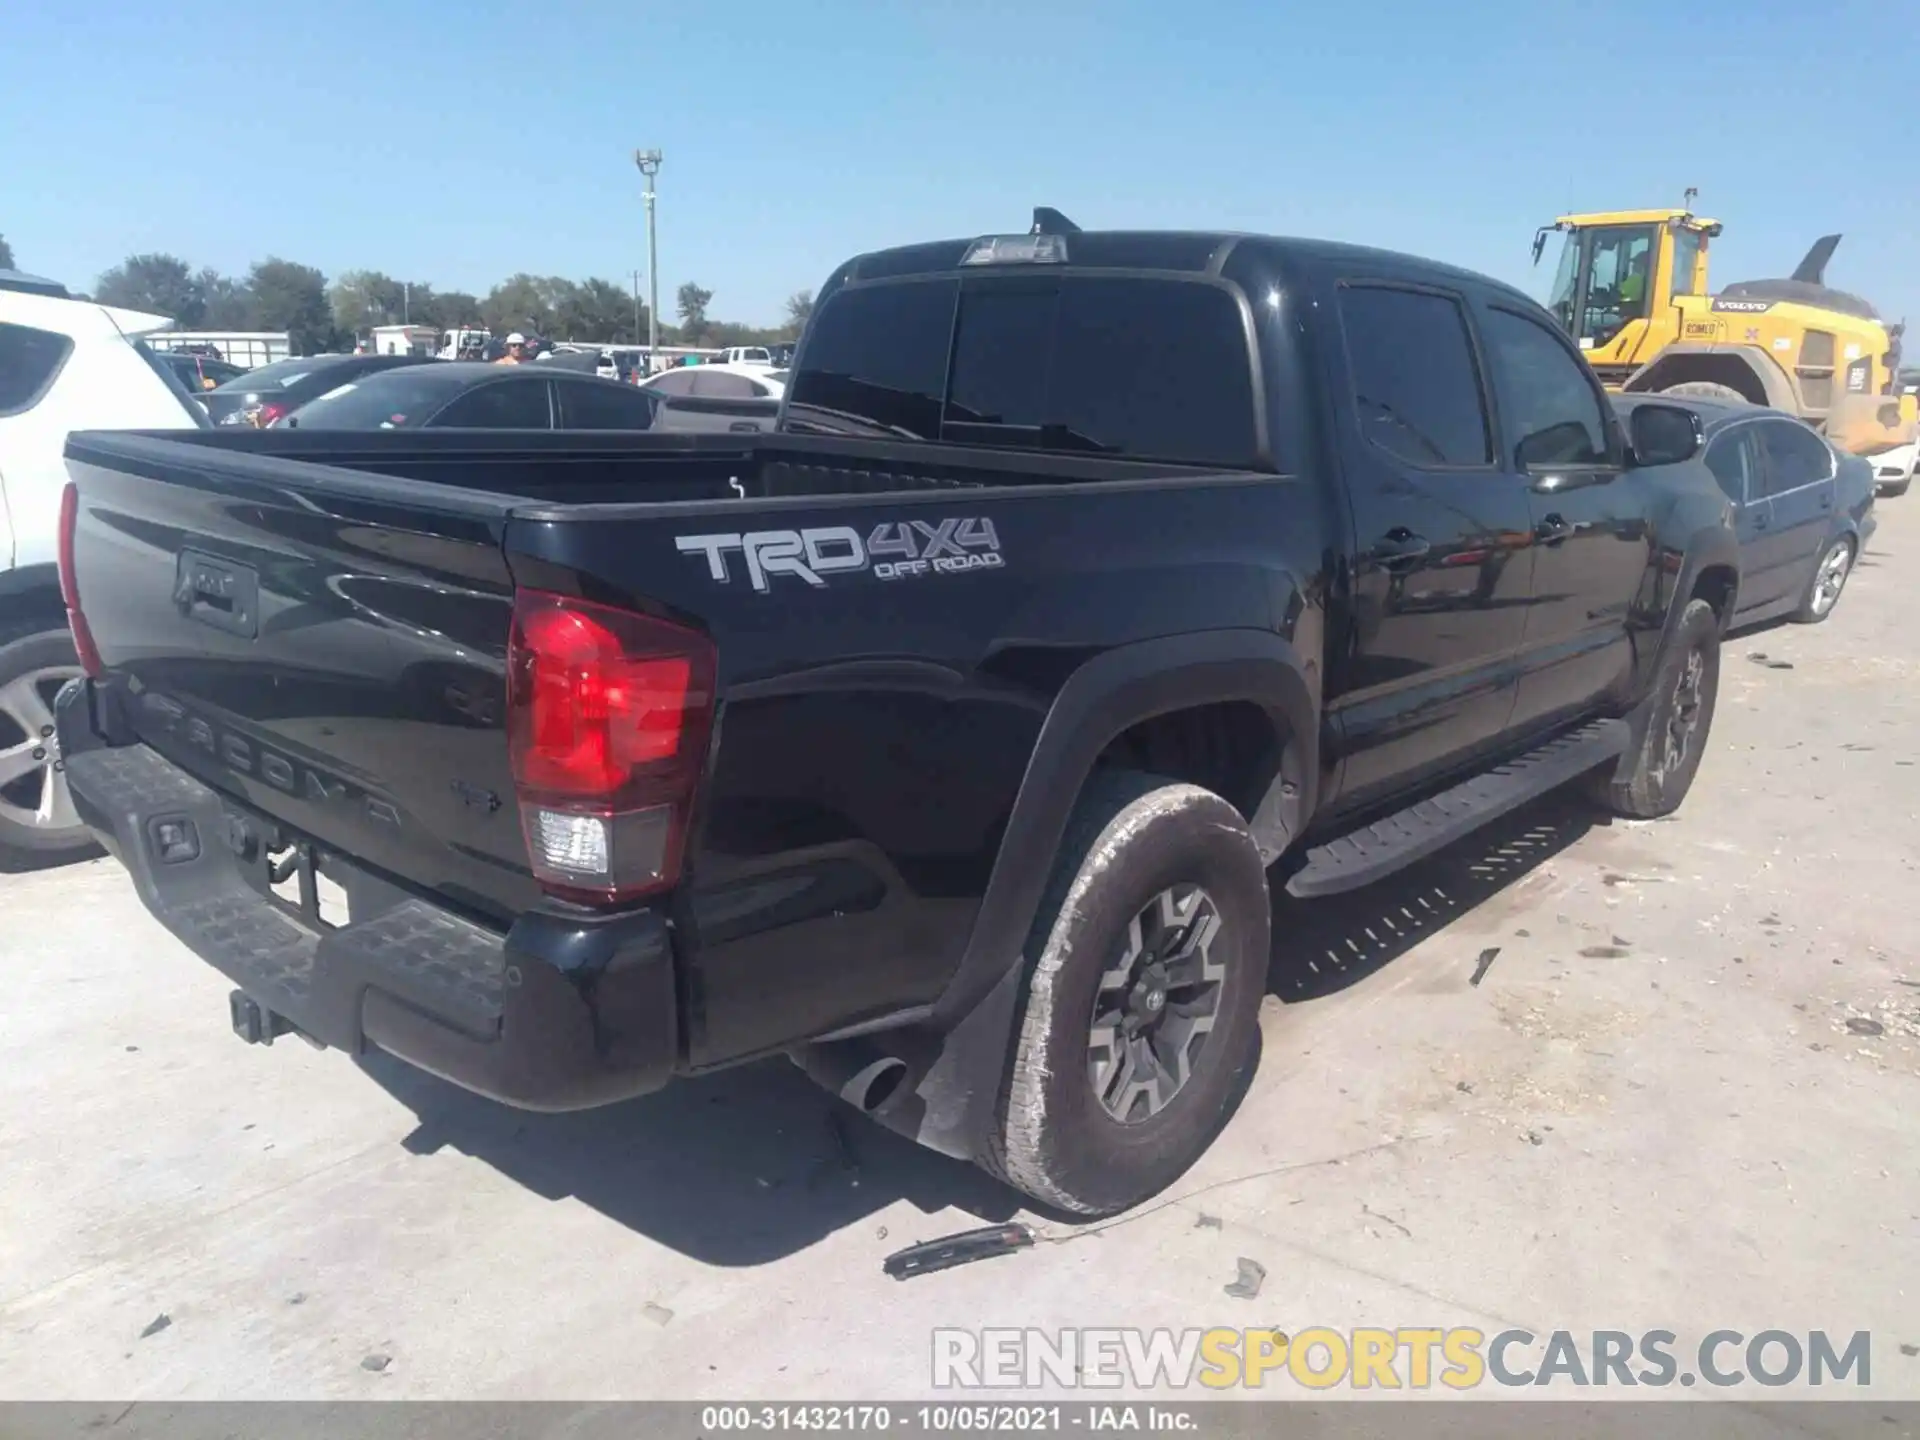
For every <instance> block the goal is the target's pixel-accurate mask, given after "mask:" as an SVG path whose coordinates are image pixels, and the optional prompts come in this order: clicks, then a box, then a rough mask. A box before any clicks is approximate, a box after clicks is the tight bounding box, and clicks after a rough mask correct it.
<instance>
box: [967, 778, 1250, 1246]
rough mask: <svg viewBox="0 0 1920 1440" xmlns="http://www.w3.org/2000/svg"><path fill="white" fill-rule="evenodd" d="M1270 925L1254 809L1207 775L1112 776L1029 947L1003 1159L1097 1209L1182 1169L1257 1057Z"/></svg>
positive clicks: (1122, 1202) (1060, 872)
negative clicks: (1245, 810)
mask: <svg viewBox="0 0 1920 1440" xmlns="http://www.w3.org/2000/svg"><path fill="white" fill-rule="evenodd" d="M1271 929H1272V912H1271V910H1270V908H1269V900H1268V896H1267V876H1266V867H1265V866H1264V865H1263V864H1262V863H1261V859H1260V851H1259V848H1258V847H1257V846H1256V845H1255V844H1254V842H1253V838H1252V836H1251V835H1249V834H1248V833H1247V826H1246V822H1245V821H1244V820H1242V819H1241V817H1240V814H1239V812H1238V811H1236V810H1235V809H1234V808H1233V807H1232V806H1231V805H1229V804H1227V802H1226V801H1225V800H1223V799H1221V798H1220V797H1219V796H1218V795H1215V794H1214V793H1213V792H1212V791H1210V790H1203V789H1201V788H1200V787H1199V786H1197V785H1185V784H1179V783H1176V782H1172V781H1168V780H1165V779H1163V778H1161V777H1158V776H1152V775H1141V774H1137V773H1134V772H1131V771H1125V772H1121V771H1116V772H1109V773H1104V774H1097V775H1096V776H1095V777H1094V779H1093V780H1092V781H1090V782H1089V784H1088V786H1087V791H1086V794H1085V795H1084V796H1083V797H1082V799H1081V802H1080V806H1079V808H1078V809H1077V810H1076V811H1075V814H1074V819H1073V822H1072V824H1071V825H1070V826H1069V829H1068V833H1067V837H1066V840H1065V841H1064V842H1063V844H1062V846H1061V850H1060V858H1059V860H1058V862H1057V864H1056V867H1055V871H1054V876H1053V881H1052V883H1051V884H1050V886H1049V887H1048V891H1047V894H1046V897H1045V899H1044V900H1043V901H1042V903H1041V907H1040V912H1039V914H1038V915H1037V916H1036V918H1035V922H1034V927H1033V930H1032V933H1031V936H1030V938H1029V940H1028V944H1027V963H1028V967H1029V968H1028V974H1027V983H1026V993H1025V995H1024V996H1023V998H1022V1004H1021V1015H1020V1020H1019V1030H1018V1032H1017V1035H1016V1037H1015V1052H1014V1056H1013V1061H1012V1064H1011V1067H1010V1071H1009V1074H1008V1076H1007V1081H1006V1088H1005V1090H1004V1091H1003V1092H1002V1102H1001V1108H1000V1113H999V1117H998V1119H999V1124H998V1125H997V1126H996V1127H995V1134H994V1138H993V1144H992V1146H991V1149H990V1152H989V1153H988V1154H987V1155H986V1156H985V1157H984V1163H985V1164H986V1167H987V1168H988V1169H990V1170H993V1171H996V1172H997V1173H999V1174H1000V1175H1001V1176H1003V1177H1004V1178H1005V1179H1007V1180H1009V1181H1011V1182H1012V1183H1013V1184H1014V1185H1017V1186H1018V1187H1019V1188H1020V1189H1022V1190H1024V1191H1026V1193H1027V1194H1029V1195H1031V1196H1033V1197H1034V1198H1035V1199H1037V1200H1040V1201H1042V1202H1043V1203H1045V1204H1048V1205H1052V1206H1055V1207H1057V1208H1058V1209H1061V1210H1067V1211H1072V1212H1075V1213H1078V1214H1082V1215H1106V1214H1111V1213H1113V1212H1114V1211H1118V1210H1124V1209H1126V1208H1127V1207H1128V1206H1130V1205H1134V1204H1137V1203H1139V1202H1140V1201H1142V1200H1145V1199H1147V1198H1148V1197H1149V1196H1151V1195H1154V1194H1156V1193H1158V1192H1159V1191H1161V1190H1164V1189H1165V1188H1166V1187H1167V1186H1168V1185H1170V1184H1172V1183H1173V1182H1174V1181H1175V1180H1176V1179H1178V1178H1179V1177H1180V1175H1181V1174H1182V1173H1183V1172H1184V1171H1185V1170H1186V1169H1187V1168H1188V1167H1189V1166H1190V1165H1192V1164H1193V1162H1194V1161H1195V1160H1197V1159H1198V1158H1199V1157H1200V1155H1201V1153H1202V1152H1203V1151H1205V1150H1206V1148H1207V1146H1208V1145H1210V1144H1211V1143H1212V1141H1213V1137H1214V1135H1215V1134H1216V1133H1217V1132H1218V1130H1219V1129H1220V1127H1221V1126H1222V1125H1223V1124H1224V1123H1225V1122H1226V1118H1227V1115H1228V1113H1229V1111H1230V1109H1231V1106H1232V1102H1233V1097H1234V1095H1235V1093H1236V1081H1237V1080H1238V1079H1239V1077H1240V1075H1241V1074H1242V1073H1243V1072H1244V1071H1245V1069H1246V1067H1247V1066H1248V1065H1249V1064H1251V1063H1252V1060H1253V1057H1254V1056H1255V1054H1256V1053H1257V1050H1256V1046H1257V1043H1258V1037H1259V1010H1260V997H1261V995H1262V993H1263V992H1264V991H1265V989H1266V975H1267V956H1268V945H1269V936H1270V933H1271Z"/></svg>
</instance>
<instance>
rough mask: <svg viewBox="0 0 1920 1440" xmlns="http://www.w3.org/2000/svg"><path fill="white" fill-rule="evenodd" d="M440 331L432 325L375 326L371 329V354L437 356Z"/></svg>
mask: <svg viewBox="0 0 1920 1440" xmlns="http://www.w3.org/2000/svg"><path fill="white" fill-rule="evenodd" d="M439 351H440V330H439V328H438V327H437V326H433V325H376V326H374V327H373V353H374V354H376V355H419V356H426V355H437V354H438V353H439Z"/></svg>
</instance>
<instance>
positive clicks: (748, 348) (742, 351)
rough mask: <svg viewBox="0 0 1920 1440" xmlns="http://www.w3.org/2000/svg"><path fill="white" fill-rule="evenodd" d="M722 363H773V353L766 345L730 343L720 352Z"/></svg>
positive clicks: (768, 365)
mask: <svg viewBox="0 0 1920 1440" xmlns="http://www.w3.org/2000/svg"><path fill="white" fill-rule="evenodd" d="M720 363H721V364H722V365H763V366H767V367H769V368H770V367H771V366H772V365H773V353H772V352H771V351H770V350H768V349H767V347H766V346H764V345H730V346H728V347H727V348H726V349H725V350H722V351H721V352H720Z"/></svg>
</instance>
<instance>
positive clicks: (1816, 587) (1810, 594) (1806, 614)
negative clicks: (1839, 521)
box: [1792, 535, 1860, 625]
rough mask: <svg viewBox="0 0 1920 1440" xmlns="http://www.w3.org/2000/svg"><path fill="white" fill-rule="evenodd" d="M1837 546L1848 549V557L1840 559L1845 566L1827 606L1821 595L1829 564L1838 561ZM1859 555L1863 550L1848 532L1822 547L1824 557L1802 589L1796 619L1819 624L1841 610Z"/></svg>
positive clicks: (1815, 566) (1794, 618)
mask: <svg viewBox="0 0 1920 1440" xmlns="http://www.w3.org/2000/svg"><path fill="white" fill-rule="evenodd" d="M1836 550H1844V551H1846V559H1845V560H1844V561H1841V562H1839V563H1840V564H1841V565H1842V566H1843V568H1842V570H1841V572H1840V581H1839V588H1838V589H1836V590H1835V591H1834V594H1833V598H1832V599H1831V600H1828V601H1827V602H1826V604H1825V607H1824V608H1823V607H1822V605H1821V602H1820V598H1819V596H1820V585H1821V577H1822V576H1823V575H1825V574H1826V573H1827V569H1828V567H1829V566H1831V565H1833V564H1834V563H1835V561H1834V551H1836ZM1859 558H1860V557H1859V551H1858V549H1856V547H1855V546H1854V543H1853V540H1852V538H1851V537H1849V536H1846V535H1841V536H1837V537H1836V538H1835V539H1834V540H1833V541H1832V542H1831V543H1830V544H1829V545H1828V546H1827V548H1826V549H1824V550H1822V551H1821V552H1820V559H1819V560H1818V561H1816V562H1815V564H1814V567H1813V573H1812V574H1811V575H1809V576H1808V577H1807V588H1806V589H1805V590H1802V591H1801V592H1800V604H1799V606H1798V608H1797V609H1795V610H1794V612H1793V616H1792V619H1793V623H1794V624H1796V625H1818V624H1819V623H1820V622H1821V621H1823V620H1825V619H1826V618H1827V617H1828V616H1830V615H1831V614H1833V612H1834V611H1835V610H1838V609H1839V608H1840V597H1841V596H1842V595H1844V594H1846V589H1847V581H1848V580H1850V579H1852V578H1853V566H1854V562H1855V561H1856V560H1858V559H1859Z"/></svg>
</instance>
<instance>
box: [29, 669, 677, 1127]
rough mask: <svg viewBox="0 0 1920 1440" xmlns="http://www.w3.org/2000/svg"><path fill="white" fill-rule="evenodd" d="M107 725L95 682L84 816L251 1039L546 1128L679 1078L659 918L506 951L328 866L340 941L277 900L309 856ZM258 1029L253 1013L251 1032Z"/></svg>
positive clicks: (68, 696)
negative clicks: (284, 868)
mask: <svg viewBox="0 0 1920 1440" xmlns="http://www.w3.org/2000/svg"><path fill="white" fill-rule="evenodd" d="M91 708H92V706H91V699H90V691H89V687H88V684H87V682H84V681H81V682H76V683H74V684H72V685H69V686H68V687H67V689H66V690H65V691H64V692H62V694H61V696H60V703H59V705H58V707H57V714H58V721H59V729H60V742H61V748H62V752H63V754H64V756H65V760H66V770H67V778H68V781H69V783H70V787H71V790H72V793H73V801H74V807H75V809H76V810H77V811H78V812H79V814H80V816H81V818H82V819H84V820H85V821H86V823H87V825H88V827H89V828H90V829H92V831H93V832H94V834H95V835H96V836H97V837H98V838H99V840H100V842H101V843H102V844H103V845H105V846H106V847H107V849H108V850H109V851H111V852H112V854H113V855H114V856H115V858H116V859H118V860H119V861H120V863H121V864H122V865H124V866H125V867H126V869H127V872H128V874H130V875H131V876H132V877H133V882H134V885H135V888H136V889H137V890H138V891H139V895H140V899H141V901H142V902H143V903H144V904H145V905H146V907H147V909H148V910H149V911H151V912H152V914H153V916H154V918H155V919H157V920H158V921H159V922H160V923H161V924H162V925H164V926H165V927H166V928H167V929H168V930H169V931H171V932H172V933H173V934H174V935H175V936H176V937H177V938H178V939H179V940H180V941H181V942H182V943H184V944H185V945H186V946H187V947H188V948H189V949H191V950H192V951H193V952H194V953H195V954H196V955H198V956H200V958H201V959H203V960H205V961H206V962H207V963H208V964H210V965H212V966H213V967H214V969H216V970H218V971H219V972H220V973H221V974H223V975H225V976H226V977H227V978H228V979H229V980H231V981H232V982H233V983H234V984H235V985H236V986H238V987H239V989H240V990H241V991H242V992H244V994H245V996H246V997H247V998H249V999H251V1000H252V1001H254V1002H255V1005H256V1006H257V1007H258V1009H259V1010H261V1011H266V1012H270V1016H269V1023H267V1024H266V1025H265V1026H264V1027H260V1026H258V1025H257V1024H256V1025H255V1026H254V1027H253V1028H254V1030H255V1033H253V1034H251V1035H249V1037H248V1038H257V1039H265V1040H269V1041H270V1040H271V1039H272V1037H273V1036H274V1034H275V1033H276V1032H278V1033H286V1029H287V1027H288V1026H291V1027H293V1028H295V1029H297V1030H298V1031H300V1032H301V1033H302V1034H304V1035H306V1036H308V1037H310V1038H312V1039H313V1040H316V1041H318V1042H320V1043H322V1044H324V1045H328V1046H332V1047H335V1048H338V1049H341V1050H345V1051H347V1052H348V1053H349V1054H353V1055H359V1054H362V1053H364V1052H365V1051H367V1050H370V1049H377V1050H381V1051H385V1052H386V1053H388V1054H391V1055H394V1056H397V1057H399V1058H400V1059H402V1060H406V1061H409V1062H410V1063H412V1064H414V1065H418V1066H419V1067H421V1068H422V1069H424V1070H428V1071H431V1072H432V1073H434V1074H436V1075H439V1076H441V1077H443V1078H445V1079H447V1080H450V1081H452V1082H454V1083H455V1084H457V1085H461V1086H464V1087H465V1088H466V1089H469V1090H472V1091H475V1092H477V1093H479V1094H482V1095H487V1096H491V1097H492V1098H494V1099H496V1100H501V1101H504V1102H506V1103H508V1104H511V1105H517V1106H521V1107H524V1108H527V1109H533V1110H574V1109H582V1108H585V1107H587V1106H592V1105H599V1104H605V1103H608V1102H610V1101H614V1100H620V1099H625V1098H627V1097H629V1096H632V1095H637V1094H643V1093H645V1092H647V1091H649V1090H654V1089H658V1088H659V1087H660V1086H661V1085H662V1084H664V1083H665V1082H666V1081H667V1080H668V1079H669V1078H671V1076H672V1075H673V1073H674V1071H675V1069H676V1068H677V1060H678V1054H679V1036H678V1029H677V1025H676V1019H675V1017H676V1008H675V989H674V978H673V960H672V951H671V947H670V942H669V937H668V933H667V928H666V925H665V924H664V922H663V921H662V920H661V918H660V917H659V916H657V915H655V914H652V913H651V912H641V913H638V914H630V915H623V916H616V917H611V918H603V917H594V916H578V915H562V914H546V913H539V912H536V913H531V914H527V915H523V916H521V917H520V919H519V920H517V921H516V922H515V923H514V925H513V927H512V928H511V929H510V930H509V931H507V933H506V934H504V935H502V934H500V933H499V932H497V931H494V930H490V929H488V928H486V927H484V926H482V925H478V924H475V923H474V922H472V921H471V920H468V919H467V918H465V917H464V916H462V915H458V914H455V913H453V912H451V911H449V910H447V909H445V908H443V907H441V906H439V905H436V904H433V903H431V902H429V901H427V900H423V899H421V898H420V897H418V896H417V895H414V894H411V893H410V892H407V891H404V890H401V889H399V888H397V887H395V886H393V885H392V884H390V883H388V882H386V881H385V880H383V879H381V878H379V877H377V876H373V875H370V874H367V873H366V872H364V871H361V870H359V869H357V868H356V867H354V866H353V865H352V863H351V861H349V860H347V859H345V858H344V857H336V856H333V855H331V854H327V855H323V856H322V857H321V858H320V861H319V864H320V865H321V867H322V869H323V870H324V871H325V872H327V873H328V874H329V875H330V876H331V877H332V878H333V879H334V880H335V881H336V882H337V883H339V884H340V885H342V887H343V888H344V889H345V891H346V893H347V896H348V900H349V904H350V906H351V919H350V921H349V922H348V923H346V924H343V925H340V926H338V927H337V928H335V927H332V926H329V925H327V924H324V923H321V922H320V921H319V920H318V919H317V918H316V917H317V911H316V910H314V909H309V908H306V907H296V906H294V905H291V904H288V903H287V902H285V901H282V900H280V899H276V898H275V897H274V896H273V895H272V894H271V893H270V891H269V887H268V874H267V867H268V863H269V861H268V856H269V852H270V851H272V852H274V853H276V854H281V855H286V854H288V853H291V854H292V855H294V856H295V857H297V858H299V859H300V863H302V864H311V863H313V862H312V858H311V857H312V855H313V852H312V850H311V849H310V848H305V847H303V845H302V842H301V840H300V837H297V836H291V835H287V834H285V833H284V832H282V831H281V830H280V829H279V827H277V826H276V825H275V823H274V822H273V821H272V820H271V819H269V818H268V817H265V816H261V815H259V814H256V813H253V812H250V811H249V810H247V809H246V808H245V807H243V806H241V805H239V804H238V803H236V802H235V801H234V800H232V799H231V798H230V797H227V796H225V795H222V794H220V793H219V792H217V791H215V790H212V789H210V788H209V787H207V786H206V785H203V784H201V783H200V781H199V780H197V779H195V778H194V777H193V776H192V775H190V774H188V773H187V772H186V771H185V770H183V769H181V768H180V767H179V766H177V765H175V764H173V763H172V762H171V761H169V760H168V759H166V758H165V757H164V756H162V755H161V754H159V753H158V752H157V751H155V750H152V749H150V748H148V747H147V746H145V745H139V744H135V745H126V746H120V747H117V748H109V747H107V746H106V745H105V744H104V743H103V742H102V741H101V739H100V738H99V737H98V736H97V735H96V734H95V733H94V728H93V725H92V720H91ZM289 846H290V847H291V851H290V852H289V850H288V848H287V847H289ZM309 888H311V887H310V885H309ZM243 1012H246V1013H247V1014H249V1015H250V1014H251V1011H250V1010H249V1007H245V1006H243V1005H241V1004H240V1003H239V1002H238V1001H236V1009H235V1025H236V1028H240V1027H241V1024H242V1018H243ZM271 1017H280V1019H281V1021H282V1022H283V1023H280V1024H278V1025H276V1024H274V1023H271ZM259 1018H260V1017H258V1016H253V1019H254V1021H256V1022H257V1021H258V1019H259Z"/></svg>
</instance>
